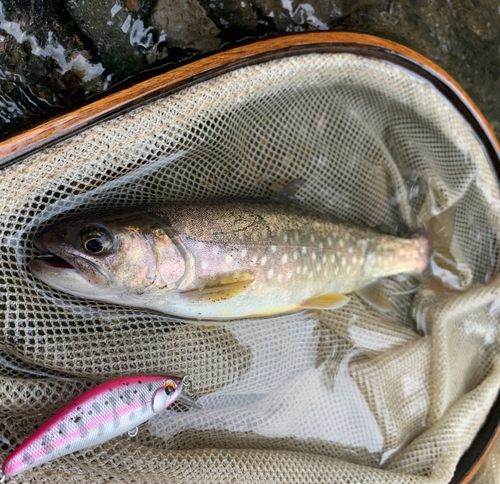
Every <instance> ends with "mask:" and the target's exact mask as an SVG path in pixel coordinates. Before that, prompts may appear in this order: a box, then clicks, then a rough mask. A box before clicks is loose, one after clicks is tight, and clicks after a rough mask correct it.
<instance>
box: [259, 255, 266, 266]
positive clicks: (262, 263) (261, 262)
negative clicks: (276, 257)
mask: <svg viewBox="0 0 500 484" xmlns="http://www.w3.org/2000/svg"><path fill="white" fill-rule="evenodd" d="M266 262H267V257H266V256H264V257H262V259H260V265H261V266H263V265H265V264H266Z"/></svg>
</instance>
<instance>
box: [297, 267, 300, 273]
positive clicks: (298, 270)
mask: <svg viewBox="0 0 500 484" xmlns="http://www.w3.org/2000/svg"><path fill="white" fill-rule="evenodd" d="M297 274H300V266H297Z"/></svg>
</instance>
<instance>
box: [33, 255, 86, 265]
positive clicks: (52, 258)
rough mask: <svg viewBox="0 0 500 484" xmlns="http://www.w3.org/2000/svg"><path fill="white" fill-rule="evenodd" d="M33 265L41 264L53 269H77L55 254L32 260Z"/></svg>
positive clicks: (40, 256)
mask: <svg viewBox="0 0 500 484" xmlns="http://www.w3.org/2000/svg"><path fill="white" fill-rule="evenodd" d="M32 263H41V264H42V265H44V266H48V267H50V268H53V269H76V268H75V266H74V265H73V264H71V263H69V262H68V261H67V260H66V259H63V258H62V257H60V256H58V255H55V254H50V253H49V254H41V255H39V256H37V257H35V258H34V259H33V260H32Z"/></svg>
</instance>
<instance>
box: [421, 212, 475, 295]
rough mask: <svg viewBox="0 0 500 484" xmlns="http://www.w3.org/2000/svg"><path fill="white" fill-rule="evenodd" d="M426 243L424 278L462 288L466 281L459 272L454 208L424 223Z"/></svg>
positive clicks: (454, 287)
mask: <svg viewBox="0 0 500 484" xmlns="http://www.w3.org/2000/svg"><path fill="white" fill-rule="evenodd" d="M425 232H426V239H427V244H428V248H427V251H428V256H427V261H428V262H427V266H426V268H425V274H426V278H432V279H437V280H438V281H439V282H440V283H441V284H444V286H447V287H448V288H452V289H462V288H463V286H464V284H465V283H466V281H464V280H463V278H464V276H463V275H462V274H461V271H460V267H459V263H458V260H460V258H461V256H460V247H459V246H458V244H457V243H456V240H455V238H454V232H455V208H454V207H451V208H449V209H448V210H446V211H444V212H442V213H440V214H439V215H436V216H435V217H432V218H431V219H430V220H429V221H428V222H427V223H426V225H425Z"/></svg>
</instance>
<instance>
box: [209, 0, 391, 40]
mask: <svg viewBox="0 0 500 484" xmlns="http://www.w3.org/2000/svg"><path fill="white" fill-rule="evenodd" d="M200 3H201V4H202V5H203V7H204V8H205V9H206V10H207V12H208V14H209V17H210V18H211V19H212V20H214V22H215V23H216V25H217V26H218V27H219V28H220V29H221V30H222V31H223V32H224V35H225V36H229V37H230V38H231V39H232V40H240V39H241V38H242V37H244V36H260V35H265V34H269V33H286V32H302V31H305V30H328V29H331V28H334V27H335V26H336V25H337V23H338V21H339V19H341V18H343V17H345V16H347V15H349V14H350V13H352V12H353V11H356V10H358V9H364V8H370V7H374V6H377V7H378V8H380V6H381V5H385V4H386V3H387V0H358V1H354V2H353V1H352V0H335V1H328V2H325V1H309V2H303V1H301V0H291V1H284V0H243V1H242V0H225V1H223V2H219V1H216V0H200Z"/></svg>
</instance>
